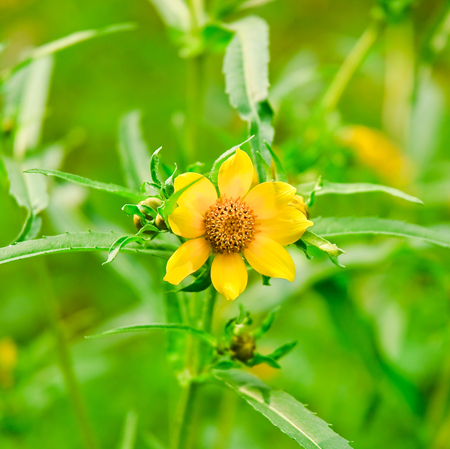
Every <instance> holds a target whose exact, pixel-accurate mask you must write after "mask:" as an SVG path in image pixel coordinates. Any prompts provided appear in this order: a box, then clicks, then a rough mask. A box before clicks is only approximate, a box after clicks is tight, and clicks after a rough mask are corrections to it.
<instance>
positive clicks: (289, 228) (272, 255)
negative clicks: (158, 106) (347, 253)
mask: <svg viewBox="0 0 450 449" xmlns="http://www.w3.org/2000/svg"><path fill="white" fill-rule="evenodd" d="M253 173H254V170H253V164H252V161H251V159H250V157H249V156H248V155H247V154H246V153H245V152H244V151H241V150H240V149H238V150H237V151H236V153H235V154H234V155H233V156H231V157H229V158H228V159H227V160H226V161H225V162H224V163H223V164H222V166H221V167H220V170H219V177H218V187H219V192H220V195H217V192H216V188H215V187H214V184H213V183H212V182H211V181H209V180H208V179H207V178H205V177H204V176H203V175H200V174H198V173H184V174H182V175H180V176H178V177H177V178H176V179H175V191H179V190H181V189H183V188H184V187H186V186H189V185H190V184H192V185H191V186H190V187H188V188H187V189H186V190H185V191H184V192H183V193H182V194H181V195H180V197H179V198H178V201H177V204H178V207H177V208H176V209H175V210H174V212H173V213H172V214H171V215H170V216H169V224H170V226H171V228H172V231H173V232H174V233H175V234H177V235H179V236H181V237H185V238H188V239H190V240H188V241H187V242H185V243H183V244H182V245H181V246H180V247H179V248H178V249H177V251H175V253H174V254H173V255H172V257H171V258H170V259H169V261H168V262H167V269H166V270H167V272H166V276H165V277H164V280H165V281H167V282H170V283H171V284H175V285H178V284H179V283H180V282H181V281H182V280H183V279H185V278H186V277H187V276H189V275H190V274H192V273H193V272H194V271H197V270H198V269H199V268H200V267H201V266H202V265H203V264H204V263H205V262H206V261H207V260H208V258H209V257H210V256H211V255H212V256H213V257H214V260H213V262H212V265H211V280H212V283H213V285H214V287H215V288H216V290H217V291H218V292H219V293H222V294H223V295H224V296H225V297H226V298H227V299H229V300H233V299H236V298H237V297H238V296H239V295H240V294H241V293H242V292H243V291H244V290H245V287H246V286H247V278H248V275H247V267H246V266H245V262H244V259H243V257H242V256H244V257H245V259H246V260H247V262H248V263H249V264H250V265H251V266H252V267H253V268H254V269H255V270H256V271H258V272H259V273H261V274H263V275H265V276H269V277H274V278H282V279H287V280H289V281H293V280H294V277H295V266H294V262H293V261H292V258H291V256H290V255H289V253H288V252H287V251H286V250H285V249H284V248H283V246H286V245H289V244H291V243H294V242H296V241H297V240H298V239H300V238H301V236H302V235H303V233H304V232H305V229H306V228H307V227H308V226H312V225H313V223H312V222H311V221H308V219H307V218H306V216H305V213H304V212H306V209H304V210H302V207H299V202H300V203H301V201H300V199H299V198H297V196H296V195H295V192H296V189H295V187H292V186H291V185H290V184H287V183H285V182H278V181H274V182H263V183H261V184H258V185H256V186H255V187H253V188H251V185H252V180H253ZM195 181H197V182H195Z"/></svg>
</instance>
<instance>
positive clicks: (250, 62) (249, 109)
mask: <svg viewBox="0 0 450 449" xmlns="http://www.w3.org/2000/svg"><path fill="white" fill-rule="evenodd" d="M228 27H229V29H230V30H232V31H234V32H235V35H234V37H233V38H232V40H231V42H230V43H229V44H228V46H227V49H226V52H225V58H224V64H223V72H224V74H225V86H226V93H227V94H228V95H229V99H230V103H231V105H232V106H233V107H234V108H236V109H237V111H238V113H239V115H240V117H241V118H242V119H243V120H245V121H247V122H248V123H249V126H250V134H252V135H253V134H254V135H255V139H254V140H252V142H251V146H252V150H253V160H254V161H255V164H256V166H257V171H258V176H259V177H260V180H261V179H262V178H263V176H264V169H263V167H261V165H260V163H259V161H258V158H257V154H256V152H257V151H259V152H260V153H261V155H262V156H263V158H264V159H265V160H266V162H268V161H270V153H269V151H268V150H267V148H266V146H265V143H264V142H267V143H268V144H269V145H270V144H271V143H272V140H273V134H274V129H273V126H272V118H273V112H272V108H271V107H270V105H269V103H268V101H267V98H268V87H269V69H268V64H269V48H268V46H269V27H268V25H267V23H266V22H265V21H264V20H263V19H261V18H259V17H256V16H250V17H246V18H245V19H242V20H238V21H236V22H233V23H231V24H229V25H228Z"/></svg>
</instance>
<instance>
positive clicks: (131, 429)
mask: <svg viewBox="0 0 450 449" xmlns="http://www.w3.org/2000/svg"><path fill="white" fill-rule="evenodd" d="M137 424H138V415H137V414H136V412H135V411H134V410H130V411H129V412H128V413H127V416H126V418H125V424H124V428H123V436H122V442H121V444H120V449H134V445H135V442H136V433H137Z"/></svg>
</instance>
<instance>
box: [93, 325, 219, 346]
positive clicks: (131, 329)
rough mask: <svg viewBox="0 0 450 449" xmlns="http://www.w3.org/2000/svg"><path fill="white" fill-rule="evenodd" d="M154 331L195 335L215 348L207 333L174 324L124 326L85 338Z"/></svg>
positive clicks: (213, 340) (214, 342)
mask: <svg viewBox="0 0 450 449" xmlns="http://www.w3.org/2000/svg"><path fill="white" fill-rule="evenodd" d="M156 329H162V330H171V331H178V332H186V333H188V334H192V335H195V336H197V337H199V338H201V339H203V340H205V341H206V342H207V343H209V344H210V345H211V346H212V347H216V345H217V340H216V339H215V338H214V337H213V336H212V335H211V334H208V333H207V332H205V331H203V330H201V329H196V328H195V327H191V326H187V325H185V324H178V323H176V324H174V323H168V324H164V323H153V324H138V325H135V326H124V327H119V328H117V329H111V330H109V331H106V332H102V333H101V334H97V335H90V336H88V337H86V338H100V337H106V336H107V335H114V334H123V333H124V332H149V331H152V330H156Z"/></svg>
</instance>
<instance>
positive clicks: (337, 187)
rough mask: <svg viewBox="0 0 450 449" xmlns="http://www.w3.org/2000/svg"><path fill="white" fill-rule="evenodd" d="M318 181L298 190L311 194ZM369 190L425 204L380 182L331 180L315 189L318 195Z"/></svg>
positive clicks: (305, 184)
mask: <svg viewBox="0 0 450 449" xmlns="http://www.w3.org/2000/svg"><path fill="white" fill-rule="evenodd" d="M315 184H316V183H313V182H307V183H304V184H300V185H298V191H299V192H300V193H301V194H302V195H305V196H308V195H310V194H311V192H312V191H313V189H314V185H315ZM369 192H384V193H387V194H389V195H392V196H395V197H397V198H402V199H404V200H406V201H410V202H411V203H417V204H423V202H422V201H421V200H420V199H419V198H416V197H414V196H411V195H408V194H407V193H404V192H402V191H401V190H398V189H394V188H393V187H387V186H382V185H379V184H369V183H363V182H360V183H348V184H344V183H339V182H329V181H322V185H321V186H319V187H317V188H316V189H315V195H316V196H322V195H332V194H334V195H353V194H356V193H369Z"/></svg>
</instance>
